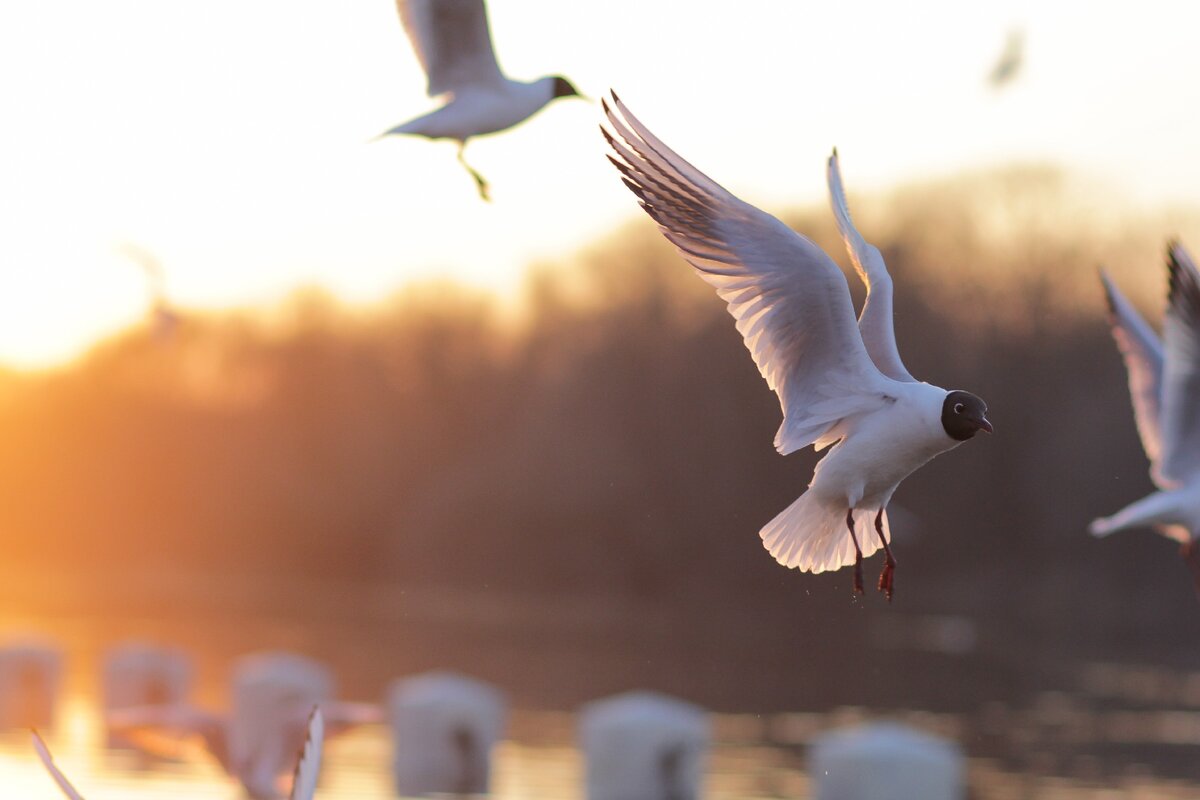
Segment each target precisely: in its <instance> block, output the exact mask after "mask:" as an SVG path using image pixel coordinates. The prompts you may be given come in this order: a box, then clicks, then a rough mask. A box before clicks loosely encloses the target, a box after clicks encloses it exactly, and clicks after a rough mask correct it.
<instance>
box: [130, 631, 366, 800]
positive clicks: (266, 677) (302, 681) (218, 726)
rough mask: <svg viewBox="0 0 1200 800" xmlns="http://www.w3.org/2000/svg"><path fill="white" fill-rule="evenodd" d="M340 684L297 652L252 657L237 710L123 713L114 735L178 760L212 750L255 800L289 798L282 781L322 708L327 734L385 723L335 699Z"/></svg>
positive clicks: (238, 678)
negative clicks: (313, 715)
mask: <svg viewBox="0 0 1200 800" xmlns="http://www.w3.org/2000/svg"><path fill="white" fill-rule="evenodd" d="M333 691H334V681H333V676H332V673H331V672H330V671H329V669H328V668H326V667H325V666H324V665H322V664H320V663H318V662H316V661H313V660H312V659H309V658H306V657H304V656H300V655H295V654H292V653H261V654H255V655H250V656H244V657H242V658H241V659H239V660H238V661H237V663H236V664H235V665H234V669H233V686H232V695H233V698H232V703H233V705H232V709H231V710H230V712H229V713H228V714H217V713H213V712H209V711H206V710H204V709H199V708H195V707H192V706H186V705H174V706H141V707H138V708H128V709H118V710H115V711H113V712H112V713H111V714H110V716H109V724H110V728H111V730H112V731H113V732H115V733H119V734H122V735H124V736H127V737H128V738H129V739H130V740H131V741H133V742H134V743H135V744H136V745H137V746H138V747H140V748H142V749H144V750H146V751H147V752H150V753H153V754H156V755H163V756H168V757H174V758H178V757H181V756H184V755H189V754H191V753H194V752H195V751H196V750H197V749H200V750H202V751H206V752H207V753H208V754H209V755H210V756H212V757H213V758H215V759H216V760H217V762H218V763H219V764H220V765H221V767H222V768H223V769H224V770H225V771H226V772H227V773H228V774H229V775H230V776H231V777H233V778H235V779H237V780H238V781H239V782H240V783H241V784H242V786H243V787H244V788H245V790H246V793H247V794H248V795H249V796H250V797H252V798H255V800H273V799H274V798H277V797H280V796H282V793H283V792H282V788H281V784H282V783H283V782H285V781H286V777H287V775H288V773H289V772H290V771H291V769H292V765H293V764H294V763H295V762H294V759H295V757H296V753H298V752H299V751H300V749H301V747H302V746H303V744H304V742H305V740H306V736H307V733H308V730H309V727H310V724H311V719H310V715H311V713H312V710H313V708H314V707H319V708H320V709H321V715H322V721H321V727H322V732H323V734H322V739H323V738H324V736H329V735H334V734H336V733H339V732H342V731H345V730H348V729H349V728H351V727H353V726H355V725H360V724H368V723H375V722H379V721H381V719H382V715H381V714H380V711H379V709H378V707H376V706H374V705H367V704H362V703H346V702H340V701H334V700H333V699H332V697H333Z"/></svg>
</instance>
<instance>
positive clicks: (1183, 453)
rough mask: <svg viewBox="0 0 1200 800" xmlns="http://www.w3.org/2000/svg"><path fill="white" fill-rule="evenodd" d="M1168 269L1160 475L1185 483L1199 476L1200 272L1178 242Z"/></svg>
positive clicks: (1174, 245)
mask: <svg viewBox="0 0 1200 800" xmlns="http://www.w3.org/2000/svg"><path fill="white" fill-rule="evenodd" d="M1167 267H1168V270H1169V271H1170V291H1169V293H1168V295H1167V315H1166V319H1165V321H1164V322H1163V342H1164V344H1165V349H1166V364H1165V366H1164V368H1163V391H1162V398H1163V403H1162V451H1163V452H1162V463H1161V466H1160V468H1159V473H1160V474H1161V475H1162V476H1163V477H1164V478H1165V479H1166V480H1169V481H1177V482H1179V483H1183V482H1185V481H1187V480H1189V479H1190V478H1191V477H1192V476H1194V475H1196V474H1197V473H1198V472H1200V272H1197V271H1196V265H1195V264H1194V263H1192V259H1191V256H1189V255H1188V254H1187V252H1186V251H1185V250H1184V249H1183V247H1181V246H1180V245H1179V244H1178V243H1173V244H1172V245H1171V246H1170V247H1169V248H1168V250H1167Z"/></svg>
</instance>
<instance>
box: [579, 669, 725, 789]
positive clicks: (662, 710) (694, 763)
mask: <svg viewBox="0 0 1200 800" xmlns="http://www.w3.org/2000/svg"><path fill="white" fill-rule="evenodd" d="M710 738H711V733H710V729H709V722H708V715H707V713H706V712H705V711H704V710H703V709H701V708H699V707H697V706H694V705H692V704H691V703H685V702H683V701H682V700H676V699H674V698H671V697H667V696H665V695H660V694H654V693H651V692H630V693H628V694H621V695H617V696H615V697H610V698H607V699H604V700H596V701H594V702H591V703H588V704H587V705H586V706H584V707H583V709H582V710H581V711H580V720H579V739H580V744H581V745H582V747H583V751H584V755H585V757H586V758H587V797H588V800H629V799H630V798H635V797H636V798H638V800H696V798H699V797H700V787H701V784H702V782H703V778H704V761H705V757H706V754H707V751H708V747H709V740H710Z"/></svg>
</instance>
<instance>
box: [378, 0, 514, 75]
mask: <svg viewBox="0 0 1200 800" xmlns="http://www.w3.org/2000/svg"><path fill="white" fill-rule="evenodd" d="M396 10H397V11H399V12H400V22H401V23H403V25H404V30H405V31H406V32H407V33H408V38H409V39H410V40H411V41H412V45H413V50H415V51H416V53H417V60H419V61H420V62H421V66H422V67H423V68H424V69H425V75H426V77H427V78H428V79H429V84H428V86H427V88H426V91H427V92H428V93H429V96H430V97H436V96H437V95H440V94H443V93H445V92H455V93H457V92H460V91H462V90H463V89H467V88H471V87H498V86H501V85H503V84H504V76H503V75H502V74H501V73H500V67H499V65H497V64H496V53H495V51H494V50H493V49H492V35H491V32H490V31H489V30H488V19H487V9H485V8H484V5H483V0H396Z"/></svg>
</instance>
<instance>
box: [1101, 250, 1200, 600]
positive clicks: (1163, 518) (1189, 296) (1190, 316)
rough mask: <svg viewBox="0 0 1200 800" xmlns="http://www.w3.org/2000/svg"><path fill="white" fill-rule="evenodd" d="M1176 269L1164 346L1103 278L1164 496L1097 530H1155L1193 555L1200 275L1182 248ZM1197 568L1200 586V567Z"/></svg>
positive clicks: (1199, 532)
mask: <svg viewBox="0 0 1200 800" xmlns="http://www.w3.org/2000/svg"><path fill="white" fill-rule="evenodd" d="M1168 267H1169V270H1170V276H1171V289H1170V292H1169V295H1168V301H1167V312H1166V316H1165V320H1164V322H1163V340H1162V341H1160V340H1159V338H1158V337H1157V336H1156V335H1155V334H1154V332H1153V331H1152V330H1151V329H1150V326H1149V325H1147V324H1146V322H1145V320H1143V319H1142V318H1141V317H1140V316H1139V315H1138V313H1137V311H1135V310H1134V308H1133V306H1132V305H1130V303H1129V301H1128V300H1126V299H1125V297H1124V296H1122V295H1121V293H1120V292H1119V291H1118V290H1117V288H1116V286H1114V285H1113V283H1112V282H1111V281H1110V280H1109V279H1108V277H1107V276H1106V275H1103V274H1101V280H1102V281H1103V283H1104V288H1105V291H1106V292H1107V295H1108V300H1109V306H1110V312H1111V313H1110V322H1111V324H1112V329H1113V336H1114V338H1115V339H1116V340H1117V347H1118V349H1119V350H1120V351H1121V355H1122V356H1123V357H1124V360H1125V367H1126V369H1127V371H1128V373H1129V391H1130V396H1131V398H1132V401H1133V410H1134V419H1135V421H1136V422H1137V428H1138V433H1139V435H1140V437H1141V440H1142V446H1143V449H1144V450H1145V451H1146V457H1147V458H1148V459H1150V476H1151V478H1152V479H1153V481H1154V484H1155V485H1156V486H1157V487H1158V488H1159V491H1157V492H1154V493H1153V494H1151V495H1149V496H1147V497H1144V498H1142V499H1141V500H1138V501H1137V502H1135V503H1131V504H1130V505H1128V506H1126V507H1125V508H1123V509H1121V510H1120V511H1118V512H1117V513H1116V514H1113V515H1112V516H1110V517H1102V518H1100V519H1097V520H1095V521H1094V522H1092V524H1091V526H1090V527H1089V530H1090V531H1091V532H1092V534H1093V535H1095V536H1107V535H1109V534H1111V533H1115V532H1116V531H1121V530H1126V529H1129V528H1144V527H1153V528H1155V529H1157V530H1158V531H1159V532H1160V533H1162V534H1163V535H1164V536H1166V537H1167V538H1169V539H1174V540H1175V541H1177V542H1179V543H1180V544H1181V545H1184V546H1185V548H1189V547H1190V546H1191V543H1192V542H1194V541H1195V540H1196V538H1197V537H1198V536H1200V272H1198V271H1197V269H1196V266H1195V264H1194V263H1193V262H1192V260H1191V257H1190V256H1189V255H1188V254H1187V252H1186V251H1185V250H1184V249H1183V248H1182V247H1181V246H1180V245H1178V244H1175V245H1172V246H1171V247H1170V249H1169V251H1168ZM1164 345H1165V346H1164ZM1185 555H1187V553H1186V552H1185ZM1192 566H1193V569H1195V570H1197V585H1198V587H1200V564H1193V565H1192Z"/></svg>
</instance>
